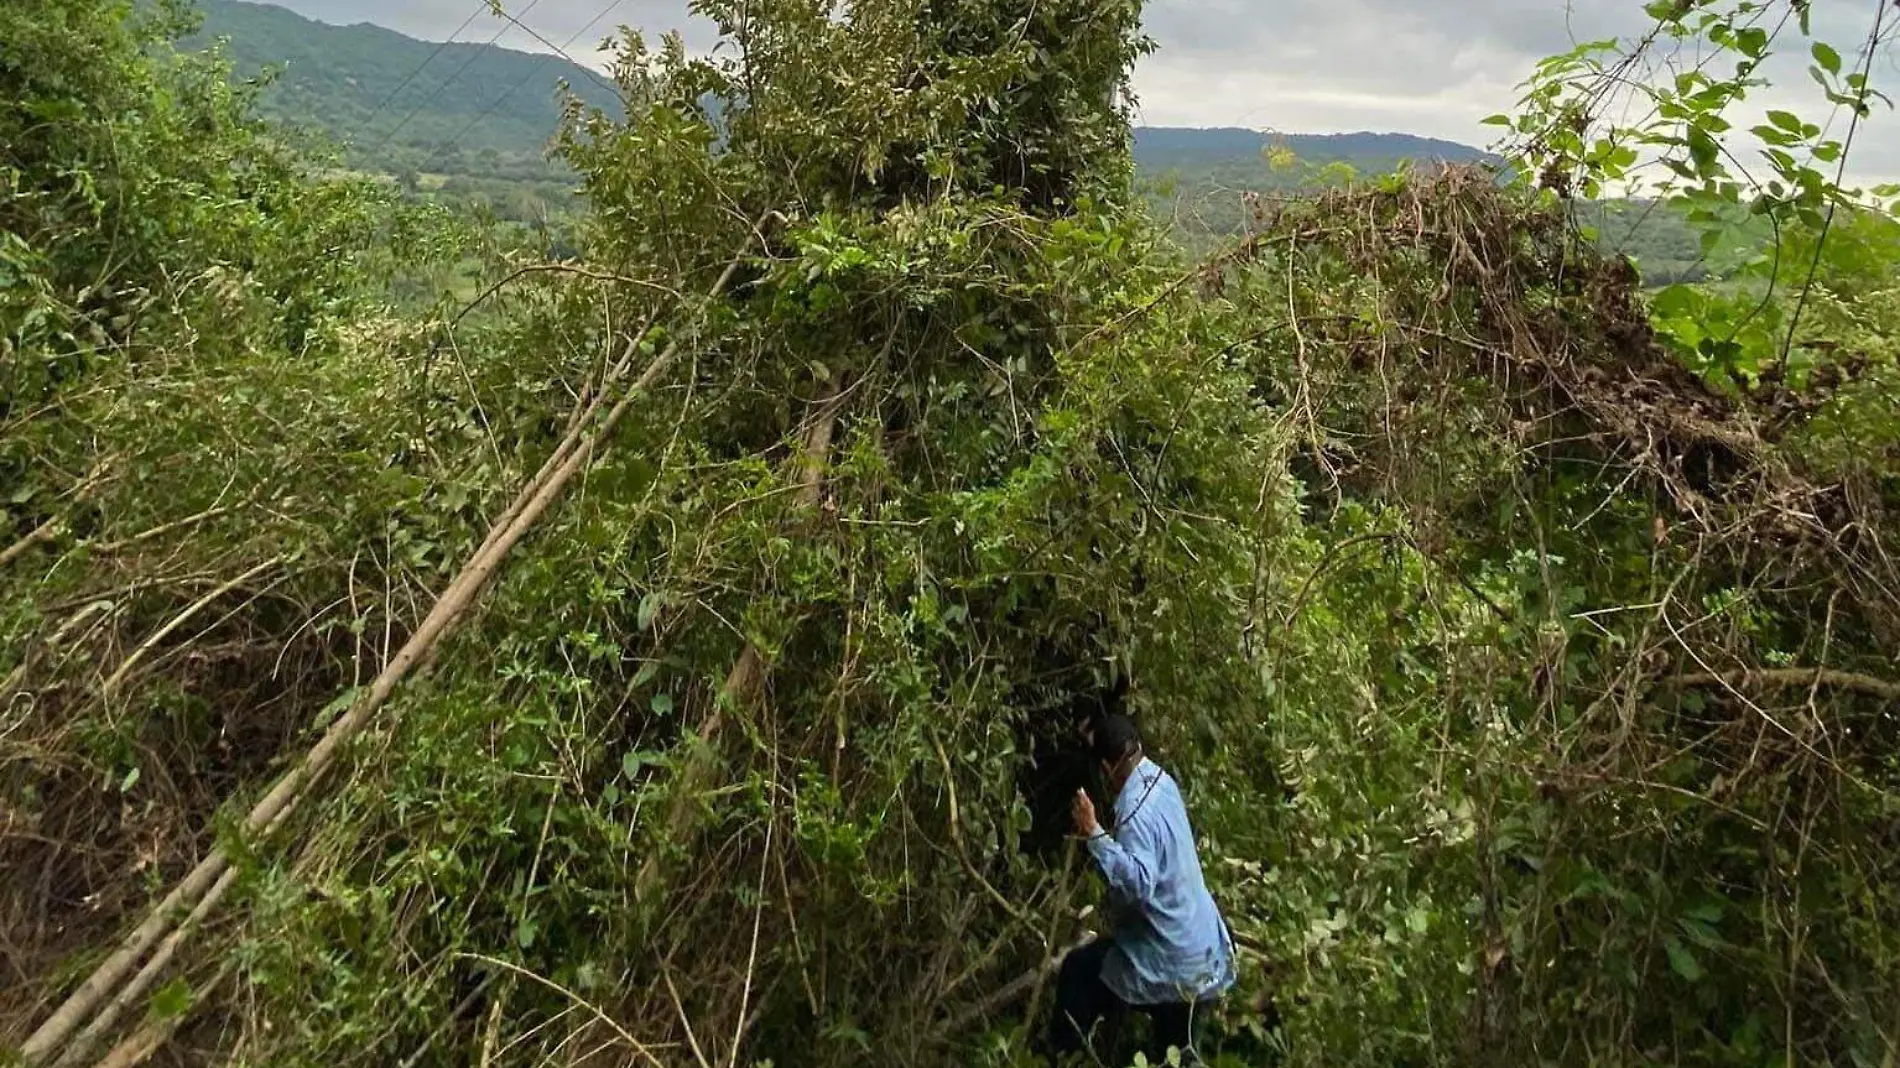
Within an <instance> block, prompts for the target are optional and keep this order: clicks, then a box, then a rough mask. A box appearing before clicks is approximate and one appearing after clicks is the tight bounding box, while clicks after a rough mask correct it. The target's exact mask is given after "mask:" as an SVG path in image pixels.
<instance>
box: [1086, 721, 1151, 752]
mask: <svg viewBox="0 0 1900 1068" xmlns="http://www.w3.org/2000/svg"><path fill="white" fill-rule="evenodd" d="M1094 727H1095V730H1094V739H1093V740H1092V741H1091V743H1090V745H1089V752H1090V754H1091V755H1093V756H1094V757H1095V759H1097V760H1099V761H1101V762H1102V763H1104V764H1114V763H1117V762H1119V761H1121V760H1122V759H1123V758H1124V757H1126V756H1128V754H1130V753H1133V752H1134V751H1135V750H1137V749H1139V748H1141V731H1139V730H1137V729H1136V728H1135V721H1134V720H1132V719H1129V718H1128V717H1127V716H1124V715H1122V714H1120V713H1118V712H1116V713H1110V714H1109V715H1106V716H1102V717H1100V718H1098V719H1096V721H1095V724H1094Z"/></svg>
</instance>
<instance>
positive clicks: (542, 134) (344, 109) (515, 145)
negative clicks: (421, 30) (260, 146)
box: [185, 0, 619, 180]
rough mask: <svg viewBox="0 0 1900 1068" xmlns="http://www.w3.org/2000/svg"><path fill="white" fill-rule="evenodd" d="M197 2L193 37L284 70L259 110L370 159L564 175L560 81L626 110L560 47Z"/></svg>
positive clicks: (242, 70) (407, 166) (452, 170)
mask: <svg viewBox="0 0 1900 1068" xmlns="http://www.w3.org/2000/svg"><path fill="white" fill-rule="evenodd" d="M199 3H200V6H201V7H202V8H203V11H204V25H203V28H202V29H201V30H200V31H199V32H198V33H197V34H196V35H194V36H193V37H192V38H190V39H188V40H187V41H186V42H185V44H186V45H187V47H208V46H210V45H211V44H212V43H213V42H214V41H215V40H217V39H220V38H221V39H224V40H225V41H226V42H227V43H226V45H225V49H226V52H227V54H228V55H229V56H230V58H231V60H232V61H233V63H234V64H235V66H236V69H237V73H238V74H239V75H242V76H245V77H254V76H256V75H257V74H259V73H262V72H264V71H266V70H276V71H278V73H277V75H276V78H275V81H274V83H273V84H272V85H271V86H270V87H269V88H268V89H267V90H266V91H265V92H264V94H263V96H262V99H261V100H260V101H259V110H260V111H261V112H262V113H263V114H265V115H266V116H269V117H271V118H275V119H278V120H280V121H284V122H287V123H290V124H292V125H296V126H303V127H308V128H311V129H313V130H316V131H319V132H321V133H324V134H326V135H328V136H330V137H332V138H334V139H336V140H337V141H338V142H340V143H341V144H342V145H344V146H345V148H346V158H347V159H348V160H349V162H350V163H351V164H352V165H354V166H358V167H362V168H364V169H373V170H382V171H387V172H389V173H391V174H395V173H400V172H402V171H405V170H415V171H434V172H440V173H446V174H465V175H479V176H483V177H490V178H508V179H516V180H524V179H543V180H545V179H549V178H557V177H559V176H560V174H561V171H560V170H559V169H557V168H555V167H554V166H553V165H551V164H549V163H548V162H547V161H546V159H545V154H544V148H545V146H546V144H547V141H548V138H549V137H550V136H551V135H552V133H553V131H554V129H555V126H556V125H557V123H558V122H559V121H560V114H561V111H560V92H559V90H560V86H561V85H562V84H566V85H567V86H568V87H569V88H570V89H571V90H572V91H573V92H574V94H575V95H577V96H578V97H580V99H582V100H584V101H586V102H587V103H588V104H590V105H593V106H595V107H600V108H605V109H609V110H611V111H613V112H615V113H616V114H617V113H618V111H619V98H618V96H617V95H616V94H615V93H614V92H613V91H612V89H611V87H610V86H609V85H608V84H607V83H606V82H605V81H604V79H602V78H601V76H600V75H598V74H596V73H594V72H592V71H589V70H586V69H585V68H582V67H579V66H577V65H575V64H573V63H570V62H568V61H567V60H565V59H562V58H560V57H559V56H549V55H538V54H533V53H527V52H517V51H513V50H511V49H506V48H498V47H495V46H492V45H484V44H461V43H457V44H448V45H438V44H436V43H432V42H428V41H419V40H416V39H415V38H413V37H406V36H404V35H402V34H400V33H396V32H394V31H392V30H386V29H383V28H381V27H379V26H373V25H369V24H367V23H364V24H359V25H355V26H332V25H328V24H326V23H322V22H315V21H312V20H310V19H306V18H304V17H303V16H301V15H298V14H296V13H294V12H291V11H288V10H286V9H284V8H281V7H276V6H273V5H269V4H251V3H241V2H238V0H199Z"/></svg>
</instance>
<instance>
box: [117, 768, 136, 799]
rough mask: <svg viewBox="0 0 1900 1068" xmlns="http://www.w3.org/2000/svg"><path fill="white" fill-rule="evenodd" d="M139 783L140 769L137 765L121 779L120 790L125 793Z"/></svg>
mask: <svg viewBox="0 0 1900 1068" xmlns="http://www.w3.org/2000/svg"><path fill="white" fill-rule="evenodd" d="M138 783H139V769H138V768H136V767H135V768H133V769H132V770H131V771H128V772H126V773H125V778H123V779H121V780H119V792H120V793H125V792H126V791H128V790H130V789H132V787H134V786H137V785H138Z"/></svg>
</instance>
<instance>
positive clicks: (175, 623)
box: [100, 555, 284, 697]
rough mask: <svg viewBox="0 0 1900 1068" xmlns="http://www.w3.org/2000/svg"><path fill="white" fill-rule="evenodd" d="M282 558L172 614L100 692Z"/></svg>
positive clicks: (107, 690) (106, 692) (116, 683)
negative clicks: (213, 606) (202, 613)
mask: <svg viewBox="0 0 1900 1068" xmlns="http://www.w3.org/2000/svg"><path fill="white" fill-rule="evenodd" d="M283 560H284V558H283V556H282V555H278V556H273V557H271V558H270V559H268V560H266V561H264V562H263V563H261V564H258V565H257V566H256V567H253V568H251V569H250V570H249V571H246V572H244V573H243V574H242V575H239V576H237V577H236V578H234V579H231V580H230V581H228V582H225V583H224V584H223V585H220V586H219V587H217V588H216V589H214V590H212V591H211V592H210V593H207V594H205V595H204V596H203V597H200V598H198V599H197V600H196V601H193V602H192V603H191V605H190V606H189V607H187V608H186V609H185V610H184V611H183V612H180V613H178V614H177V615H176V616H173V617H172V620H171V622H169V623H167V624H165V625H164V626H162V627H160V628H158V630H156V631H154V632H153V633H152V636H151V637H149V638H147V639H145V640H144V641H143V642H140V643H139V647H138V648H137V649H134V650H132V655H131V656H128V657H126V658H125V660H124V661H123V662H121V663H120V664H119V669H118V670H117V671H114V672H113V673H112V675H111V677H110V678H108V679H106V681H105V685H103V686H101V687H100V692H101V693H103V694H104V695H106V696H108V697H110V696H111V695H112V691H114V690H116V689H117V688H118V686H119V683H120V682H122V681H124V680H125V676H126V674H127V673H128V672H130V671H131V670H132V669H133V668H135V667H137V666H138V663H139V661H140V660H143V659H145V654H147V653H149V652H151V651H152V648H153V647H154V646H156V645H157V644H158V643H159V642H162V641H164V640H165V638H166V636H167V635H169V634H171V632H172V631H175V630H177V629H178V628H179V627H182V626H184V625H185V624H186V623H187V622H190V620H191V617H192V616H195V615H197V614H198V613H199V612H202V611H204V609H205V608H206V606H208V605H210V604H211V602H213V601H215V600H217V599H218V598H220V597H222V596H224V595H225V594H227V593H230V592H231V591H232V590H235V589H237V588H238V587H239V586H242V585H243V584H244V583H246V582H248V581H250V580H251V579H253V578H256V577H257V576H258V575H261V574H263V573H264V572H266V571H268V570H270V569H271V568H273V567H276V566H277V565H278V564H280V563H282V562H283Z"/></svg>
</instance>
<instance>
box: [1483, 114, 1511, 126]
mask: <svg viewBox="0 0 1900 1068" xmlns="http://www.w3.org/2000/svg"><path fill="white" fill-rule="evenodd" d="M1482 124H1483V125H1485V126H1509V125H1511V117H1510V116H1509V115H1488V116H1486V117H1485V118H1484V119H1483V120H1482Z"/></svg>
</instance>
